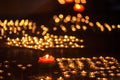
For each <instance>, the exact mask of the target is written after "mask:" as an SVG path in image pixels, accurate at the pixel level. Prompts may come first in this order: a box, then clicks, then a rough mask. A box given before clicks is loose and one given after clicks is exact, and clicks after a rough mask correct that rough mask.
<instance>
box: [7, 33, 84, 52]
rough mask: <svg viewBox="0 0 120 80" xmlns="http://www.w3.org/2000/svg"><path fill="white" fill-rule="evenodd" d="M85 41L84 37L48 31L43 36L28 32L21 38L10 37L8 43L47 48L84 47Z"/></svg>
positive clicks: (10, 44) (33, 47)
mask: <svg viewBox="0 0 120 80" xmlns="http://www.w3.org/2000/svg"><path fill="white" fill-rule="evenodd" d="M83 42H84V40H83V39H78V38H76V37H75V36H67V35H65V36H57V35H50V34H48V33H47V34H46V35H45V36H44V37H43V38H38V37H32V36H29V35H27V34H25V36H23V37H22V38H21V39H20V38H15V39H10V38H9V37H8V38H7V42H6V44H7V45H9V46H16V47H26V48H32V49H40V50H45V49H46V48H84V45H83Z"/></svg>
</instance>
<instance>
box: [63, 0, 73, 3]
mask: <svg viewBox="0 0 120 80" xmlns="http://www.w3.org/2000/svg"><path fill="white" fill-rule="evenodd" d="M73 1H74V0H65V2H66V3H72V2H73Z"/></svg>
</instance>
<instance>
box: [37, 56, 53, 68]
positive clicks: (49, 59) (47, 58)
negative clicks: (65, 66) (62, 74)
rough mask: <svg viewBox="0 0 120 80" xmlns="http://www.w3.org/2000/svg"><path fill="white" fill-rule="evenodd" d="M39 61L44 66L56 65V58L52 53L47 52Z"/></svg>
mask: <svg viewBox="0 0 120 80" xmlns="http://www.w3.org/2000/svg"><path fill="white" fill-rule="evenodd" d="M38 63H40V65H41V66H43V67H51V66H53V65H55V58H54V57H53V56H52V55H49V54H46V55H44V56H42V57H39V60H38Z"/></svg>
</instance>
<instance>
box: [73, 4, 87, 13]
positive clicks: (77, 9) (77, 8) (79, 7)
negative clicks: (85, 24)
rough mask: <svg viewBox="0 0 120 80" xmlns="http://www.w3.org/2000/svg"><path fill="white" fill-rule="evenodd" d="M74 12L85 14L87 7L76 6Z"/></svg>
mask: <svg viewBox="0 0 120 80" xmlns="http://www.w3.org/2000/svg"><path fill="white" fill-rule="evenodd" d="M73 9H74V11H76V12H83V11H84V10H85V7H84V6H83V5H81V4H75V5H74V6H73Z"/></svg>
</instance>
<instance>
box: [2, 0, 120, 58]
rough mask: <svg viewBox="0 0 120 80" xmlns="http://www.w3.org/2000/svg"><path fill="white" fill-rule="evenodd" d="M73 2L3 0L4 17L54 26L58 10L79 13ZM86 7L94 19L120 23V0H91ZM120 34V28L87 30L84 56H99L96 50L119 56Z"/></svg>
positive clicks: (77, 34)
mask: <svg viewBox="0 0 120 80" xmlns="http://www.w3.org/2000/svg"><path fill="white" fill-rule="evenodd" d="M72 5H73V4H67V5H60V4H59V3H58V2H57V0H0V19H1V20H4V19H8V20H10V19H13V20H16V19H30V20H32V21H34V22H36V23H37V24H38V25H41V24H46V25H49V27H52V26H51V22H52V21H51V18H52V16H53V15H54V14H59V13H63V14H66V15H67V14H72V15H74V14H76V12H74V11H73V9H72ZM85 8H86V9H85V11H84V12H82V13H81V14H83V16H84V15H88V16H90V19H91V20H92V21H99V22H101V23H105V22H106V23H109V24H115V25H117V24H120V1H119V0H87V4H86V5H85ZM60 33H62V32H60ZM75 35H76V36H79V33H75ZM119 35H120V31H119V30H117V31H112V32H105V33H94V32H91V33H90V32H89V31H88V33H87V32H86V33H84V38H85V40H86V42H85V45H86V48H85V49H84V50H80V51H81V52H82V53H83V54H82V53H81V56H86V55H89V56H91V55H92V56H96V55H97V54H96V53H99V54H98V55H110V56H115V57H117V58H119V55H120V37H119ZM70 52H71V51H70ZM73 52H74V51H73ZM71 53H72V52H71ZM84 53H85V54H84ZM79 55H80V54H79Z"/></svg>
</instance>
